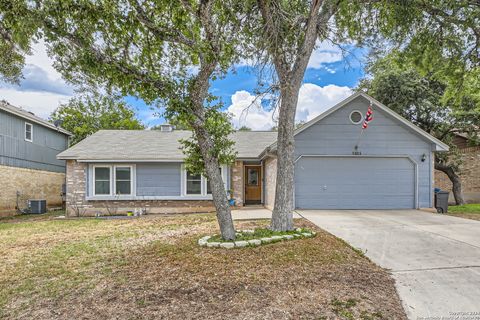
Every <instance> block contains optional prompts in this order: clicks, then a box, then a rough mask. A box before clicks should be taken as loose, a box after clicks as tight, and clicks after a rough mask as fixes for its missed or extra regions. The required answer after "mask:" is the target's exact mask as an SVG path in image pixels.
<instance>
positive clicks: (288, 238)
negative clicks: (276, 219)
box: [283, 234, 293, 240]
mask: <svg viewBox="0 0 480 320" xmlns="http://www.w3.org/2000/svg"><path fill="white" fill-rule="evenodd" d="M283 239H287V240H290V239H293V236H291V235H289V234H286V235H284V236H283Z"/></svg>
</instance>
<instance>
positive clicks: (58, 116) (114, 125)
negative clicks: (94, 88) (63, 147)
mask: <svg viewBox="0 0 480 320" xmlns="http://www.w3.org/2000/svg"><path fill="white" fill-rule="evenodd" d="M50 118H51V120H61V121H62V127H63V128H65V129H66V130H68V131H70V132H71V133H73V137H71V138H70V145H74V144H76V143H78V142H80V141H82V140H83V139H85V138H86V137H88V136H89V135H92V134H94V133H95V132H97V131H98V130H101V129H122V130H141V129H144V128H145V126H144V125H143V124H142V123H141V122H140V120H138V119H137V118H136V116H135V112H134V110H133V108H132V107H131V106H129V105H128V104H127V103H126V102H125V101H124V100H123V99H122V98H121V97H119V96H116V95H100V94H98V93H94V94H84V95H81V96H78V97H74V98H72V99H71V100H70V101H68V103H66V104H64V105H61V106H60V107H58V108H57V109H56V110H55V111H54V112H53V113H52V115H51V116H50Z"/></svg>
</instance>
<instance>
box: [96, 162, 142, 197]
mask: <svg viewBox="0 0 480 320" xmlns="http://www.w3.org/2000/svg"><path fill="white" fill-rule="evenodd" d="M90 168H91V172H92V176H91V177H92V181H91V182H90V183H89V184H90V188H91V189H90V190H91V194H92V196H91V197H87V199H94V200H95V199H96V200H130V199H133V198H134V197H135V196H136V191H137V190H136V172H135V169H136V167H135V165H133V164H119V165H104V164H100V165H99V164H93V165H90ZM95 168H109V169H110V193H109V194H96V193H95ZM116 168H130V190H131V194H121V195H120V194H116V190H115V189H116V171H117V170H116Z"/></svg>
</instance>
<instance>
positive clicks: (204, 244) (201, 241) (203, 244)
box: [198, 239, 207, 247]
mask: <svg viewBox="0 0 480 320" xmlns="http://www.w3.org/2000/svg"><path fill="white" fill-rule="evenodd" d="M198 245H199V246H202V247H204V246H206V245H207V241H205V240H203V239H200V240H198Z"/></svg>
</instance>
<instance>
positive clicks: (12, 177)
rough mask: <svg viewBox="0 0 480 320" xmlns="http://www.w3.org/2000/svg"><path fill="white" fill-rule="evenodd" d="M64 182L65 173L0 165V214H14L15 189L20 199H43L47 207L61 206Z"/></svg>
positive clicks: (15, 203)
mask: <svg viewBox="0 0 480 320" xmlns="http://www.w3.org/2000/svg"><path fill="white" fill-rule="evenodd" d="M64 183H65V174H64V173H61V172H50V171H44V170H34V169H27V168H18V167H10V166H2V165H0V215H3V216H6V215H14V214H15V207H16V205H17V191H19V192H20V199H21V201H26V200H28V199H45V200H47V206H48V207H50V208H51V207H61V206H62V196H61V193H62V184H64ZM24 205H25V206H26V203H25V204H24Z"/></svg>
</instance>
